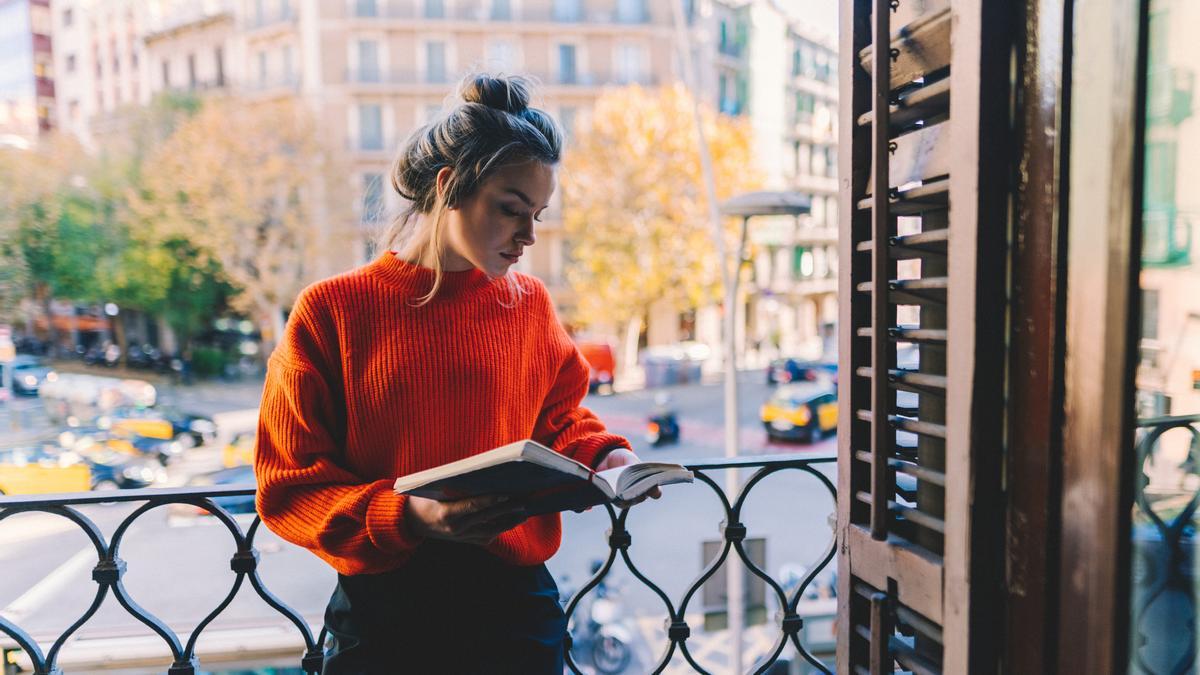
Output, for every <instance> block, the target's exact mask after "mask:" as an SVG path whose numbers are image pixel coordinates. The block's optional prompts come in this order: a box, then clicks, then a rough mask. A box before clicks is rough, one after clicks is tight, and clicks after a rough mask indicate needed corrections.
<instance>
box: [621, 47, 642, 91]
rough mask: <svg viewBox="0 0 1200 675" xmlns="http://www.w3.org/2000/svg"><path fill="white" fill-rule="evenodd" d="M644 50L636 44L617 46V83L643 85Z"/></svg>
mask: <svg viewBox="0 0 1200 675" xmlns="http://www.w3.org/2000/svg"><path fill="white" fill-rule="evenodd" d="M646 61H647V59H646V50H645V48H644V47H643V46H642V45H638V44H622V45H618V46H617V83H618V84H631V83H635V82H637V83H644V82H645V79H646Z"/></svg>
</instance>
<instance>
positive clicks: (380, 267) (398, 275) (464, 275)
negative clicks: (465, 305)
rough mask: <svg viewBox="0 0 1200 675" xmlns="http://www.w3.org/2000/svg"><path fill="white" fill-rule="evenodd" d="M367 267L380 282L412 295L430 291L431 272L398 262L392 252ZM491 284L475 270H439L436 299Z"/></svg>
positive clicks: (420, 294) (428, 269) (399, 260)
mask: <svg viewBox="0 0 1200 675" xmlns="http://www.w3.org/2000/svg"><path fill="white" fill-rule="evenodd" d="M370 267H371V271H372V272H373V273H374V274H375V275H376V276H378V277H379V278H380V279H383V280H384V281H386V282H388V283H389V284H392V285H394V286H396V287H398V288H400V289H401V290H403V291H406V292H408V293H412V294H413V295H414V296H417V297H419V296H423V295H425V294H426V293H428V292H429V290H430V289H431V288H433V280H434V272H433V270H432V269H430V268H428V267H422V266H421V265H416V264H413V263H410V262H407V261H404V260H401V259H400V258H399V256H397V255H396V252H395V251H387V252H385V253H384V254H383V255H381V256H379V258H378V259H376V260H375V262H373V263H371V265H370ZM491 281H492V280H491V279H490V278H489V277H488V275H487V274H486V273H485V272H484V271H483V270H480V269H478V268H472V269H469V270H466V271H464V272H447V271H442V285H441V286H439V287H438V292H437V296H436V297H438V298H442V297H447V298H448V297H457V296H461V295H464V294H469V293H475V292H477V291H479V290H480V289H483V288H486V287H488V286H489V285H490V284H491Z"/></svg>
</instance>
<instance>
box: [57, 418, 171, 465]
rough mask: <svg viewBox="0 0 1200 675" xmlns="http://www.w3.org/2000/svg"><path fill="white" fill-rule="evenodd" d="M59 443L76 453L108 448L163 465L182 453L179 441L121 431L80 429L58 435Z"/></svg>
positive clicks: (93, 428)
mask: <svg viewBox="0 0 1200 675" xmlns="http://www.w3.org/2000/svg"><path fill="white" fill-rule="evenodd" d="M58 439H59V444H60V445H61V446H62V447H63V448H65V449H68V450H73V451H75V452H78V453H86V452H91V451H93V450H94V449H96V448H108V449H110V450H113V451H115V452H119V453H121V454H123V455H128V456H130V457H146V458H149V459H153V460H155V461H157V462H158V463H159V464H161V465H163V466H166V465H167V463H168V462H170V461H171V460H172V459H174V458H175V457H178V456H179V455H180V454H182V453H183V450H184V448H183V444H182V443H180V442H179V441H174V440H164V439H161V438H150V437H147V436H140V435H138V434H134V433H130V432H128V431H122V430H120V429H102V428H100V427H82V428H78V429H71V430H70V431H64V432H63V433H61V434H59V437H58Z"/></svg>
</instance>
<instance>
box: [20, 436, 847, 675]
mask: <svg viewBox="0 0 1200 675" xmlns="http://www.w3.org/2000/svg"><path fill="white" fill-rule="evenodd" d="M833 462H834V458H833V457H829V456H823V457H813V456H812V455H810V454H803V455H801V454H797V455H784V456H771V457H761V456H759V457H744V458H738V459H732V460H726V459H721V460H707V461H698V462H690V463H687V464H686V465H687V466H688V468H690V469H691V470H692V471H693V472H694V473H695V476H696V483H697V485H704V486H706V487H707V488H709V489H711V490H712V492H713V493H714V495H715V496H716V497H717V499H718V500H719V502H720V504H721V507H722V515H723V517H724V520H723V521H722V523H721V528H720V529H721V533H722V538H723V540H724V541H723V543H722V544H721V545H720V552H719V554H718V555H717V556H716V558H715V559H713V560H711V561H709V563H708V564H707V565H706V566H705V567H704V569H703V570H702V571H701V573H700V574H699V575H698V576H697V577H696V578H695V579H694V580H693V582H692V583H691V584H690V585H689V586H688V587H687V589H686V591H685V593H684V594H683V597H682V599H680V600H679V601H678V604H676V603H675V602H673V601H672V599H671V598H670V597H668V595H667V594H666V593H665V592H664V591H663V590H662V588H661V587H659V585H658V584H656V583H655V582H654V581H652V580H651V579H649V578H648V577H647V576H646V575H645V574H643V573H642V571H641V570H639V568H638V566H637V565H636V564H635V563H634V561H633V560H632V559H631V558H630V555H629V549H630V547H631V546H632V545H633V538H632V535H631V534H630V532H629V530H628V529H626V527H625V524H626V519H627V517H628V515H629V511H628V510H626V509H621V510H617V509H614V508H613V507H611V506H606V508H607V511H608V516H609V520H610V523H611V529H610V530H609V531H608V541H607V543H608V549H609V552H608V555H607V559H606V560H605V562H604V563H603V565H602V566H601V567H600V569H599V570H598V571H597V572H596V573H595V574H594V575H593V576H592V577H591V579H589V580H588V581H587V583H585V584H584V585H583V586H582V587H581V588H580V589H579V591H577V592H576V593H575V594H574V595H573V596H572V598H571V599H570V601H569V602H568V603H567V606H566V614H567V617H568V620H570V619H571V618H572V616H573V615H574V613H575V610H576V608H578V607H579V606H580V602H581V601H582V600H583V599H584V598H586V597H588V596H589V594H590V593H592V591H593V590H594V589H596V588H597V587H598V586H599V585H600V583H601V582H602V581H604V580H605V578H606V576H607V575H608V574H609V571H610V570H611V569H612V567H613V563H614V562H615V561H616V559H617V557H618V556H619V557H620V558H621V559H622V560H623V561H624V564H625V565H626V566H627V568H628V570H629V571H630V572H631V573H632V575H633V576H634V577H636V579H637V580H638V581H639V582H641V583H642V584H643V585H645V586H646V588H648V589H649V590H650V591H652V592H653V593H654V594H655V595H656V596H657V597H658V598H659V599H660V600H661V601H662V604H663V607H664V609H665V616H666V625H667V638H668V640H669V643H668V644H667V646H666V648H665V650H664V651H663V653H662V654H661V655H660V656H659V658H658V661H657V663H656V664H654V666H653V668H652V670H653V672H655V673H660V672H662V671H663V670H665V669H666V668H667V666H668V664H669V663H670V662H671V661H672V658H673V657H674V656H675V652H676V650H678V651H679V652H680V654H681V655H682V656H683V658H684V659H685V660H686V661H687V663H688V664H690V665H691V667H692V668H694V669H695V670H696V672H700V673H706V672H708V671H706V670H705V669H704V667H702V666H701V665H700V664H699V663H697V661H696V659H695V658H694V656H693V654H692V652H691V651H690V650H689V648H688V643H687V640H688V637H689V636H690V634H691V630H692V627H691V626H690V625H689V624H688V621H687V618H686V617H687V616H688V609H689V607H691V606H692V605H693V601H694V600H695V599H696V596H697V593H698V592H699V591H700V590H701V587H702V586H703V585H704V583H705V582H706V581H708V580H709V579H710V578H711V577H713V576H714V575H715V574H716V573H717V571H718V570H719V569H720V568H721V566H722V564H723V563H724V562H725V561H726V559H727V558H729V557H730V554H731V552H732V553H733V554H734V555H736V556H737V557H738V558H740V559H741V560H742V563H743V564H744V565H746V568H747V569H748V570H749V571H750V573H752V574H753V575H754V576H756V577H758V578H759V579H761V580H762V581H763V582H764V583H765V584H766V586H767V587H768V589H769V591H768V592H769V593H770V594H771V596H772V597H773V598H774V600H775V601H776V606H777V607H779V608H780V611H779V615H778V616H776V617H775V620H774V625H775V626H776V627H777V628H778V631H779V634H778V637H777V638H776V639H775V640H774V642H773V646H772V647H771V648H770V649H769V650H768V651H767V653H766V654H764V655H762V656H761V657H760V658H759V659H758V661H757V662H756V663H755V665H754V668H755V670H754V672H755V673H765V672H767V671H768V670H769V669H770V668H771V667H772V665H773V664H775V663H776V662H777V661H778V660H779V658H780V655H781V653H782V652H783V650H784V648H785V647H786V646H787V645H788V643H791V645H792V646H793V647H794V648H795V649H796V651H797V653H798V654H799V655H800V656H801V657H803V658H804V659H805V660H806V661H808V662H809V663H810V664H811V665H812V666H813V667H814V668H816V669H817V670H818V671H819V672H822V673H830V672H832V665H831V664H826V663H823V662H822V661H820V660H818V659H817V658H816V656H814V655H813V653H812V652H811V650H810V649H809V645H806V644H805V643H804V641H803V640H802V637H801V636H802V634H803V631H804V619H803V617H802V616H801V615H800V613H799V612H798V607H799V603H800V600H801V598H803V597H804V595H805V592H806V590H807V589H808V588H809V586H811V585H812V584H813V582H814V580H815V579H816V578H817V576H818V575H819V574H820V573H821V572H822V571H823V570H824V569H825V568H826V567H827V566H828V565H829V562H830V561H831V560H832V559H833V555H834V550H835V541H836V540H835V536H834V532H836V528H835V527H833V524H834V523H833V515H832V513H830V514H829V515H828V516H826V514H824V513H814V514H812V517H813V518H814V519H815V520H817V521H818V522H821V521H826V520H827V519H828V524H829V525H830V527H831V531H830V534H829V537H828V540H827V541H826V543H825V546H824V547H823V550H822V553H821V554H820V556H819V558H818V560H817V561H816V563H815V564H813V565H811V566H810V567H809V568H808V570H807V573H806V574H805V575H804V577H803V579H802V580H801V581H800V582H799V584H798V585H797V586H796V587H795V588H793V589H788V590H785V588H784V585H783V584H781V582H780V581H779V580H776V579H774V578H773V577H771V576H770V575H769V574H768V573H767V572H766V571H764V570H763V569H761V568H760V567H759V566H758V565H756V564H755V563H754V561H753V560H752V559H751V556H750V555H749V554H748V552H747V547H746V545H745V543H744V542H745V540H746V534H747V526H746V524H745V523H743V522H742V511H743V507H744V505H745V503H746V498H747V497H748V496H749V495H750V494H751V492H752V491H753V489H754V488H755V486H757V485H759V484H760V483H761V481H762V480H763V479H765V478H767V477H768V476H771V475H773V474H777V473H780V472H783V471H798V472H801V473H804V474H808V475H810V476H812V477H813V478H815V479H816V481H817V482H818V483H819V484H820V485H821V486H822V487H823V488H824V490H826V491H827V492H828V493H829V496H830V499H831V511H832V505H833V504H835V503H836V501H837V498H836V494H835V488H834V486H833V483H832V482H831V481H830V479H829V478H828V477H827V476H826V475H825V474H824V473H823V472H822V471H821V470H820V468H821V467H822V465H831V464H832V463H833ZM731 470H732V471H736V470H752V471H753V474H752V475H751V476H750V478H749V479H748V480H747V481H746V482H745V483H744V484H742V486H741V487H740V489H739V490H738V493H737V494H736V495H729V494H726V492H725V490H724V489H723V488H722V487H721V482H720V481H718V480H717V479H715V478H714V477H713V475H712V474H714V473H717V472H724V471H731ZM254 491H255V489H254V487H253V486H245V487H226V488H206V489H191V488H175V489H150V490H129V491H122V492H117V493H113V492H106V493H104V494H103V495H99V494H90V493H83V494H71V495H51V496H34V497H0V523H2V522H3V521H4V519H6V518H8V517H10V516H13V515H15V514H19V513H29V512H42V513H49V514H54V515H57V516H61V517H62V518H66V519H67V520H69V521H71V522H72V523H74V525H76V526H77V527H78V528H79V529H80V530H81V531H82V532H83V534H84V535H86V536H87V538H88V540H89V541H90V543H91V546H92V547H94V548H95V552H96V564H95V566H94V567H93V568H92V580H93V581H94V582H95V583H96V591H95V599H94V600H93V601H92V603H91V605H90V607H89V608H88V609H87V610H86V611H85V612H84V614H83V615H82V616H81V617H80V618H79V619H77V620H76V621H75V622H74V623H72V624H71V625H70V627H69V628H67V629H66V630H65V631H63V632H62V634H61V635H59V636H58V637H57V639H55V640H54V642H53V644H51V645H50V646H49V648H48V649H46V648H44V647H45V645H42V644H39V643H38V642H37V641H35V640H34V639H33V638H32V637H31V636H30V635H29V633H27V632H26V631H25V630H23V629H22V628H21V627H20V626H19V625H17V624H16V623H15V622H14V621H11V620H9V619H8V618H5V617H4V616H0V633H2V634H4V635H7V636H8V637H9V638H11V639H12V640H13V641H15V642H16V644H17V645H19V647H20V649H21V650H23V651H24V653H25V655H26V656H27V657H28V659H29V660H30V661H31V662H32V665H33V668H34V671H35V673H37V674H39V675H42V674H50V673H56V672H59V671H58V670H57V668H58V666H57V662H58V657H59V653H60V651H61V650H62V648H63V646H64V644H65V643H66V642H67V640H68V639H69V638H70V637H71V636H72V635H73V634H75V633H76V632H77V631H79V630H80V628H82V627H83V626H84V625H85V624H87V623H88V621H89V619H91V618H92V617H93V615H95V614H96V612H97V610H98V609H99V608H100V606H101V604H102V603H103V602H104V599H105V598H106V597H107V596H108V595H109V594H110V593H111V594H112V595H114V596H116V598H117V601H118V602H119V603H120V605H121V607H123V608H124V609H125V611H126V612H127V613H128V614H130V615H131V616H133V617H134V618H136V619H137V620H138V621H140V622H141V623H143V624H145V625H146V626H147V628H148V629H149V630H150V631H152V632H153V633H154V634H156V635H157V636H158V637H159V638H161V640H162V641H163V642H164V643H165V644H166V646H167V648H168V649H169V650H170V653H171V658H172V664H171V666H170V669H169V673H170V674H171V675H195V674H196V673H197V672H200V662H199V658H198V656H197V653H196V651H197V650H196V645H197V641H198V640H199V639H200V637H201V634H202V633H203V632H204V630H205V628H206V627H207V626H209V625H210V624H211V623H212V622H213V621H214V620H216V619H217V617H218V616H220V615H221V613H222V612H223V611H224V610H225V608H226V607H228V606H229V605H230V603H232V602H233V601H234V598H235V597H236V596H237V594H238V591H239V590H240V589H241V588H242V586H244V585H245V584H246V582H249V584H250V586H251V588H252V589H253V591H254V593H255V594H256V595H257V596H258V597H259V598H260V599H261V600H262V601H263V602H264V603H266V605H268V606H269V607H270V608H271V609H272V610H274V611H275V612H277V613H278V614H279V615H280V616H281V617H282V618H283V619H285V620H286V621H287V622H288V623H290V624H291V625H292V626H294V627H295V631H296V634H297V635H298V636H299V638H300V640H301V641H302V643H303V646H304V648H303V653H302V654H299V655H298V656H297V661H298V666H299V667H300V668H302V669H303V670H304V671H305V672H306V673H319V672H320V671H321V665H322V660H323V652H322V645H323V644H324V641H325V631H324V629H322V630H321V631H320V632H319V633H315V632H314V630H313V628H312V627H310V626H309V625H308V624H307V623H306V622H305V620H304V619H303V618H302V617H301V616H300V614H299V613H297V612H296V611H295V610H293V609H292V608H291V607H289V606H288V605H286V604H284V603H283V602H282V601H281V600H279V598H277V597H276V596H275V595H273V594H272V593H271V591H270V590H268V589H267V586H266V584H265V582H264V581H263V579H262V578H261V577H260V576H259V571H258V562H259V552H258V550H257V549H256V548H255V536H256V535H257V534H258V533H259V531H260V529H261V524H262V523H261V521H260V520H259V519H258V517H257V516H255V517H254V520H253V522H252V523H251V525H250V526H249V528H248V529H247V530H246V531H244V532H243V530H242V528H241V525H240V524H239V523H238V521H237V520H235V519H234V518H233V516H231V515H230V513H229V512H228V511H226V510H225V509H224V508H222V507H221V506H220V505H219V503H218V501H217V500H218V498H228V497H245V496H248V495H252V494H254ZM107 502H126V503H141V505H140V506H139V507H138V508H136V509H135V510H134V511H133V512H131V513H130V514H129V515H128V516H126V517H125V518H124V519H123V520H121V522H120V524H119V525H117V527H116V530H115V531H114V533H113V535H112V536H111V538H106V536H105V534H104V533H103V532H102V531H101V529H100V527H99V526H97V525H96V523H95V522H93V521H92V520H91V519H90V518H88V517H87V516H86V515H84V514H83V513H82V512H81V511H80V510H79V508H78V507H80V506H83V505H88V504H100V503H107ZM166 504H190V505H193V506H195V507H199V508H201V509H204V510H206V511H208V512H209V513H211V514H212V515H214V516H215V517H216V518H217V520H218V521H219V522H220V524H221V525H223V526H224V527H225V528H226V529H227V530H228V531H229V534H230V536H231V537H232V538H233V543H234V545H235V552H234V553H233V556H232V558H231V559H230V563H229V564H230V567H231V569H232V570H233V572H234V573H235V574H236V575H237V577H236V579H235V580H234V582H233V585H232V587H231V588H230V590H229V592H228V593H227V594H226V596H225V597H224V599H223V600H222V601H221V602H220V604H219V605H218V606H217V607H216V609H214V610H212V612H211V613H209V614H208V615H207V616H206V617H205V618H204V619H203V620H202V621H200V622H199V624H198V625H197V626H196V628H195V629H194V630H193V631H192V633H191V635H189V636H186V640H185V639H183V638H181V636H180V635H178V634H177V633H175V632H174V631H173V630H172V629H171V628H170V627H169V626H168V625H167V624H166V623H165V622H164V621H162V620H161V619H160V618H159V617H157V616H155V615H154V614H153V613H151V612H149V611H147V610H146V609H145V608H143V607H141V606H140V605H138V604H137V603H136V602H135V601H134V600H133V598H131V597H130V595H129V593H128V592H127V591H126V590H125V586H124V585H123V583H122V577H123V576H124V574H125V571H126V562H125V561H124V560H123V559H121V557H120V555H119V552H120V547H121V543H122V541H123V539H124V538H125V535H126V533H127V532H128V531H129V530H130V528H131V527H132V526H133V525H134V524H135V523H136V522H137V521H138V519H139V518H140V517H142V516H143V515H145V514H146V513H147V512H149V511H151V510H153V509H155V508H158V507H160V506H164V505H166ZM568 517H570V514H568ZM314 635H316V637H314ZM571 646H572V642H571V635H570V632H568V635H567V641H566V647H567V653H566V660H567V665H568V667H569V668H570V669H571V670H572V671H573V672H575V673H577V674H580V675H582V671H581V670H580V667H579V665H578V664H577V663H576V661H575V659H574V658H573V654H572V652H571Z"/></svg>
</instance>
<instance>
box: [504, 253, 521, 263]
mask: <svg viewBox="0 0 1200 675" xmlns="http://www.w3.org/2000/svg"><path fill="white" fill-rule="evenodd" d="M500 255H502V256H504V258H505V259H506V260H510V261H512V262H517V261H518V260H520V259H521V254H519V253H516V254H514V253H501V254H500Z"/></svg>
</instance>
